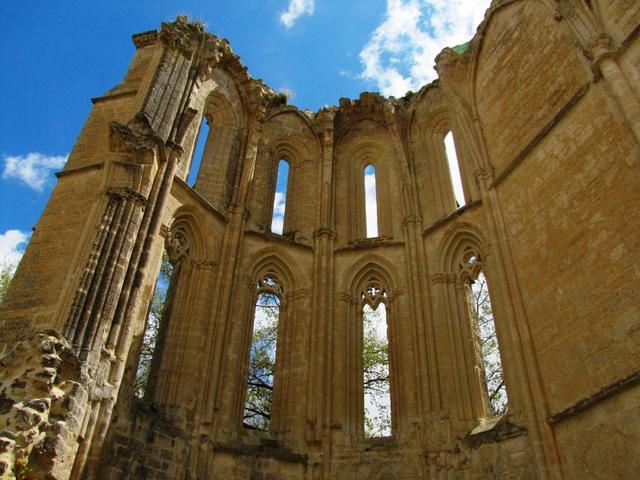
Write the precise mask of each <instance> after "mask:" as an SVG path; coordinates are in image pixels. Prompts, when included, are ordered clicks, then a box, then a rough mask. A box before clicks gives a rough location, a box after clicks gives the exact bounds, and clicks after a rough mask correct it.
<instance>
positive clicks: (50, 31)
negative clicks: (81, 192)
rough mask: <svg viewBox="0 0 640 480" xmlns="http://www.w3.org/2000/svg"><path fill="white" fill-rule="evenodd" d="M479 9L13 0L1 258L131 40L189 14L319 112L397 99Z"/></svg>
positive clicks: (284, 1) (468, 1)
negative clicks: (363, 99) (368, 95)
mask: <svg viewBox="0 0 640 480" xmlns="http://www.w3.org/2000/svg"><path fill="white" fill-rule="evenodd" d="M488 3H489V1H488V0H448V1H445V0H349V1H338V0H232V1H230V0H225V1H222V0H209V1H196V0H187V1H179V2H178V1H169V0H153V1H152V0H111V1H100V0H94V1H88V0H82V1H80V0H64V1H63V0H48V1H41V0H40V1H35V0H21V1H19V2H17V1H14V2H8V1H7V2H2V3H1V4H0V15H1V16H2V18H4V19H5V20H6V21H5V22H4V25H3V28H2V29H0V44H1V45H2V51H1V52H2V53H0V88H1V91H2V92H3V94H2V95H1V96H0V172H1V174H0V261H1V260H2V259H4V258H9V259H13V260H17V259H18V258H19V256H20V252H21V251H22V250H23V249H24V246H25V242H26V241H27V240H28V237H29V232H30V231H31V228H32V227H33V226H34V225H35V223H36V222H37V219H38V217H39V215H40V213H41V212H42V209H43V208H44V205H45V203H46V201H47V199H48V196H49V194H50V193H51V189H52V187H53V184H54V181H55V177H54V176H53V173H54V172H55V171H59V170H60V169H61V168H62V166H63V165H64V161H65V158H66V155H67V154H68V152H69V151H70V150H71V147H72V146H73V143H74V141H75V139H76V137H77V135H78V133H79V131H80V129H81V127H82V125H83V123H84V121H85V120H86V118H87V115H88V113H89V110H90V108H91V102H90V99H91V98H92V97H96V96H100V95H101V94H103V93H104V92H106V91H107V90H108V89H110V88H111V87H113V86H114V85H116V84H117V83H118V82H119V81H120V80H121V78H122V76H123V75H124V73H125V70H126V68H127V65H128V63H129V61H130V60H131V57H132V55H133V53H134V47H133V44H132V43H131V35H132V34H133V33H138V32H143V31H146V30H151V29H156V28H158V27H159V25H160V22H162V21H164V20H173V19H174V18H175V17H176V15H178V14H188V15H189V16H191V17H192V18H195V19H197V20H201V21H203V22H205V23H206V24H207V29H208V31H210V32H212V33H214V34H215V35H218V36H220V37H224V38H227V39H228V40H229V41H230V42H231V46H232V48H233V49H234V51H235V52H236V53H238V54H239V55H240V57H241V58H242V61H243V63H244V64H245V65H246V66H247V67H248V68H249V72H250V73H251V75H252V76H253V77H256V78H262V79H263V80H264V81H265V82H266V83H267V84H268V85H269V86H271V87H272V88H274V89H276V90H286V91H287V92H289V93H290V94H291V100H290V101H291V103H293V104H295V105H297V106H298V107H300V108H309V109H311V110H318V109H319V108H321V107H323V106H325V105H336V104H337V103H338V100H339V98H340V97H350V98H356V97H357V96H358V95H359V93H360V92H362V91H380V92H381V93H383V94H385V95H395V96H402V95H403V94H404V93H405V92H406V91H407V90H408V89H414V90H416V89H418V88H419V87H420V86H422V85H423V84H425V83H426V82H428V81H430V80H432V79H433V78H435V71H434V70H433V68H432V66H433V58H434V57H435V56H436V55H437V53H438V52H439V51H440V50H441V49H442V48H443V47H445V46H453V45H456V44H459V43H462V42H465V41H467V40H469V39H470V38H471V36H472V35H473V32H474V31H475V27H476V25H477V24H478V23H479V22H480V20H481V19H482V15H483V13H484V10H485V9H486V8H487V7H488Z"/></svg>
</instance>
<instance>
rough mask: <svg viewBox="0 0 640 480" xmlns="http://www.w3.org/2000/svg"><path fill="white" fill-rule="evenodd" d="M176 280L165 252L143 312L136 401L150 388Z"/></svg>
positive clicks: (136, 380)
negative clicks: (150, 296) (147, 304)
mask: <svg viewBox="0 0 640 480" xmlns="http://www.w3.org/2000/svg"><path fill="white" fill-rule="evenodd" d="M176 277H177V275H176V272H175V267H174V265H173V264H172V263H171V262H170V261H169V256H168V255H167V253H166V252H164V253H163V255H162V264H161V266H160V273H159V274H158V279H157V281H156V286H155V289H154V292H153V296H152V299H151V304H150V305H149V309H148V312H147V319H146V324H145V330H144V334H143V338H142V343H141V346H140V356H139V358H138V368H137V369H136V377H135V381H134V389H133V393H134V395H135V396H136V397H137V398H140V399H142V398H144V397H145V396H147V395H148V393H149V392H150V391H151V388H150V387H151V386H152V384H153V381H154V379H153V372H154V370H157V363H158V358H157V357H158V355H157V353H158V351H159V350H160V348H158V347H159V343H161V340H160V337H161V331H162V330H164V323H165V322H166V319H167V317H168V314H169V311H170V307H171V305H170V304H171V300H172V297H173V295H172V294H173V292H174V290H175V284H176V282H175V278H176Z"/></svg>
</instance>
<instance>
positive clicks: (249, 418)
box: [243, 293, 280, 431]
mask: <svg viewBox="0 0 640 480" xmlns="http://www.w3.org/2000/svg"><path fill="white" fill-rule="evenodd" d="M279 318H280V300H279V299H278V296H277V295H275V294H273V293H261V294H260V295H258V301H257V302H256V307H255V313H254V320H253V323H254V325H253V335H252V338H251V349H250V352H249V368H248V371H247V396H246V399H245V405H244V418H243V424H244V426H245V427H246V428H250V429H254V430H265V431H266V430H269V425H270V423H271V407H272V402H273V377H274V373H275V363H276V341H277V335H278V320H279Z"/></svg>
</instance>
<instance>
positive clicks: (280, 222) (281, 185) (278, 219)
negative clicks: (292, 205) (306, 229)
mask: <svg viewBox="0 0 640 480" xmlns="http://www.w3.org/2000/svg"><path fill="white" fill-rule="evenodd" d="M288 182H289V162H287V161H286V160H285V159H284V158H282V159H280V160H279V161H278V171H277V174H276V184H275V189H274V190H275V191H274V195H273V207H272V211H271V231H272V232H273V233H277V234H279V235H282V234H283V232H284V219H285V213H286V206H287V186H288Z"/></svg>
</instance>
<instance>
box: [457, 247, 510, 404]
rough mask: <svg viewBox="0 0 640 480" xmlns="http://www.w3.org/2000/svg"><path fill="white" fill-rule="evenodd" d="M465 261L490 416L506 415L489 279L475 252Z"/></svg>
mask: <svg viewBox="0 0 640 480" xmlns="http://www.w3.org/2000/svg"><path fill="white" fill-rule="evenodd" d="M463 262H464V263H465V264H466V265H465V267H466V268H465V270H466V272H465V273H467V275H466V278H467V280H468V283H467V286H468V288H467V298H468V301H469V309H470V313H471V320H472V329H473V332H474V337H475V344H476V348H477V354H478V363H479V364H480V365H479V366H480V367H481V368H480V375H481V379H482V386H483V388H484V390H485V391H484V392H483V393H484V394H485V395H486V403H487V405H486V407H487V413H488V415H489V416H495V415H502V414H503V413H505V412H506V410H507V401H508V398H507V389H506V386H505V383H504V375H503V369H502V359H501V357H500V348H499V345H498V337H497V335H496V325H495V321H494V318H493V308H492V307H491V298H490V296H489V288H488V286H487V278H486V277H485V275H484V273H483V271H482V262H481V260H480V256H479V255H478V254H477V253H476V252H475V251H473V250H468V251H467V252H466V253H465V257H464V259H463Z"/></svg>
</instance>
